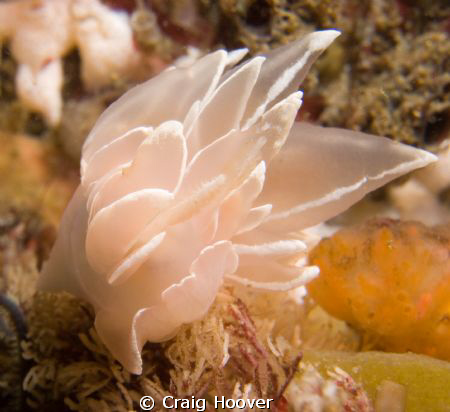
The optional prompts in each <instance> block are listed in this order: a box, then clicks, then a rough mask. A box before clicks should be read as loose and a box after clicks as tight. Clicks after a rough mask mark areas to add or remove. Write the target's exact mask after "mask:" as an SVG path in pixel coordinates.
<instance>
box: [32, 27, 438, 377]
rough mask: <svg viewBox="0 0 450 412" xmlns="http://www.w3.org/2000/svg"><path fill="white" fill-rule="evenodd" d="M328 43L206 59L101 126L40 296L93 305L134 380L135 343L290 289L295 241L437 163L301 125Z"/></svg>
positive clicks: (155, 82) (104, 335) (301, 267)
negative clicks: (306, 89) (214, 308)
mask: <svg viewBox="0 0 450 412" xmlns="http://www.w3.org/2000/svg"><path fill="white" fill-rule="evenodd" d="M338 34H339V33H338V32H337V31H335V30H326V31H320V32H315V33H312V34H310V35H308V36H306V37H304V38H302V39H300V40H298V41H296V42H294V43H291V44H289V45H286V46H283V47H281V48H279V49H276V50H273V51H271V52H270V53H268V54H267V55H266V56H258V57H254V58H252V59H249V60H247V61H244V62H243V63H241V64H239V65H237V66H236V64H237V63H238V62H239V61H240V60H241V59H242V58H243V56H244V55H245V53H246V50H237V51H234V52H231V53H227V52H226V51H224V50H219V51H216V52H213V53H210V54H208V55H206V56H204V57H203V58H201V59H199V60H197V61H196V62H194V63H193V64H191V65H190V66H188V67H186V65H183V66H178V67H171V68H169V69H167V70H165V71H164V72H163V73H161V74H160V75H158V76H157V77H154V78H152V79H150V80H148V81H147V82H145V83H143V84H141V85H139V86H137V87H135V88H133V89H132V90H130V91H129V92H128V93H126V94H125V95H124V96H122V97H121V98H120V99H119V100H117V101H116V102H115V103H114V104H112V105H111V106H110V107H109V108H108V109H107V110H106V111H105V112H104V113H103V115H102V116H101V117H100V118H99V119H98V121H97V123H96V125H95V126H94V128H93V130H92V131H91V133H90V135H89V136H88V138H87V140H86V143H85V145H84V147H83V154H82V160H81V184H80V186H79V188H78V190H77V191H76V193H75V195H74V197H73V199H72V200H71V203H70V205H69V206H68V208H67V210H66V212H65V214H64V217H63V220H62V223H61V227H60V232H59V237H58V239H57V241H56V244H55V246H54V248H53V250H52V253H51V256H50V259H49V261H48V262H47V263H46V265H45V266H44V269H43V273H42V276H41V279H40V287H41V288H42V289H45V290H66V291H69V292H71V293H73V294H74V295H76V296H79V297H81V298H83V299H86V300H87V301H89V302H90V303H91V304H92V305H93V306H94V308H95V313H96V319H95V327H96V330H97V332H98V334H99V335H100V337H101V339H102V340H103V341H104V343H105V344H106V346H107V347H108V348H109V350H110V351H111V352H112V354H113V355H114V356H115V357H116V358H117V359H118V360H119V361H120V362H121V363H122V365H123V366H124V367H125V368H126V369H128V370H129V371H131V372H133V373H136V374H139V373H141V371H142V360H141V350H142V347H143V345H144V344H145V342H147V341H152V342H158V341H164V340H167V339H170V338H171V337H172V336H173V335H174V334H175V333H176V331H177V329H178V328H179V326H180V325H182V324H185V323H189V322H193V321H195V320H197V319H199V318H201V317H202V316H204V315H205V313H206V312H207V311H208V308H209V307H210V306H211V304H212V303H213V301H214V298H215V296H216V294H217V292H218V290H219V289H220V287H221V285H222V284H223V282H224V281H229V282H234V283H238V284H239V283H240V284H244V285H249V286H251V287H258V288H267V289H274V290H286V289H289V288H293V287H296V286H299V285H302V284H304V283H305V282H307V281H308V280H310V279H311V278H312V277H314V276H316V275H317V273H318V269H317V268H316V267H308V266H305V263H304V262H305V259H302V257H304V253H305V244H304V243H303V242H302V241H301V240H300V238H301V233H300V232H299V231H300V230H302V229H304V228H306V227H309V226H312V225H315V224H317V223H319V222H322V221H324V220H326V219H328V218H330V217H332V216H334V215H336V214H338V213H339V212H341V211H343V210H344V209H346V208H348V207H349V206H350V205H351V204H353V203H355V202H356V201H357V200H359V199H361V197H363V196H364V194H365V193H367V192H368V191H371V190H373V189H375V188H377V187H379V186H381V185H383V184H385V183H386V182H388V181H390V180H392V179H394V178H396V177H397V176H399V175H402V174H404V173H407V172H409V171H411V170H413V169H415V168H419V167H422V166H425V165H427V164H428V163H430V162H432V161H434V160H435V157H434V156H433V155H431V154H429V153H427V152H425V151H422V150H418V149H414V148H411V147H409V146H405V145H402V144H399V143H395V142H393V141H391V140H389V139H386V138H382V137H377V136H370V135H366V134H363V133H359V132H352V131H348V130H342V129H334V128H323V127H318V126H313V125H311V124H305V123H296V122H295V117H296V114H297V111H298V109H299V107H300V105H301V101H302V100H301V99H302V94H301V92H299V91H298V87H299V85H300V83H301V82H302V80H303V79H304V77H305V75H306V73H307V71H308V69H309V67H310V66H311V64H312V63H313V62H314V60H315V59H316V58H317V57H318V56H319V54H320V53H321V52H322V51H323V50H324V49H325V48H326V47H327V46H328V45H329V44H330V43H331V42H332V41H333V40H334V39H335V38H336V37H337V36H338ZM233 66H234V67H233Z"/></svg>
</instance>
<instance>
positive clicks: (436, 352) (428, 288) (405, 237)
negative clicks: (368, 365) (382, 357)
mask: <svg viewBox="0 0 450 412" xmlns="http://www.w3.org/2000/svg"><path fill="white" fill-rule="evenodd" d="M310 262H311V263H314V264H316V265H318V266H319V267H320V275H319V276H318V277H317V278H316V279H314V280H313V281H312V282H311V283H310V284H309V285H308V291H309V293H310V294H311V296H312V297H313V298H314V299H315V300H316V301H317V302H318V303H319V304H320V305H321V306H323V307H324V308H325V309H326V310H327V311H328V312H329V313H330V314H332V315H333V316H336V317H338V318H340V319H343V320H345V321H347V322H348V323H350V324H351V325H353V326H354V327H355V328H357V329H359V330H361V331H363V332H364V334H365V337H366V340H368V341H370V342H371V344H372V345H374V346H375V347H377V348H382V349H384V350H388V351H394V352H405V351H413V352H416V353H424V354H427V355H431V356H434V357H437V358H441V359H445V360H450V346H449V342H450V301H449V296H450V226H448V225H446V226H440V227H434V228H428V227H425V226H424V225H422V224H420V223H416V222H401V221H394V220H390V219H379V220H372V221H369V222H368V223H366V224H365V225H362V226H360V227H353V228H352V227H350V228H346V229H342V230H340V231H339V232H337V233H336V234H335V235H334V236H332V237H331V238H330V239H324V240H322V241H321V242H320V243H319V245H318V246H317V247H316V248H315V249H314V250H313V251H312V252H311V254H310Z"/></svg>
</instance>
